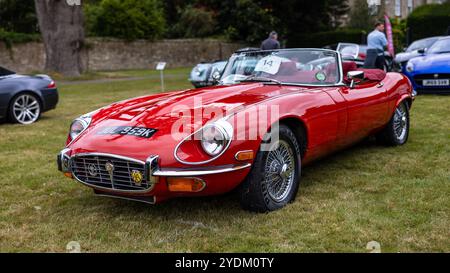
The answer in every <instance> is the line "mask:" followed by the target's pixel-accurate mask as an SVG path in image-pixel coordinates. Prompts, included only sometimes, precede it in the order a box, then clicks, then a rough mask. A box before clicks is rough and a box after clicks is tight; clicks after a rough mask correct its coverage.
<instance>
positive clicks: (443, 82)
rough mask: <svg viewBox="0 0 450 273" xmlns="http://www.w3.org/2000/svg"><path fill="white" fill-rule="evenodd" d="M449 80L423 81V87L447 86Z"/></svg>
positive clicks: (449, 82)
mask: <svg viewBox="0 0 450 273" xmlns="http://www.w3.org/2000/svg"><path fill="white" fill-rule="evenodd" d="M449 85H450V79H437V80H423V86H449Z"/></svg>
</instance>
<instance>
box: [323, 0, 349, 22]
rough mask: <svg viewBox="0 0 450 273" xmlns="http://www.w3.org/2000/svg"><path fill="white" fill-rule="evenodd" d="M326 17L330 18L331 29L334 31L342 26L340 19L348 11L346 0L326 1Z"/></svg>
mask: <svg viewBox="0 0 450 273" xmlns="http://www.w3.org/2000/svg"><path fill="white" fill-rule="evenodd" d="M327 10H328V15H329V16H330V24H331V28H333V29H336V28H338V27H339V26H341V24H342V18H343V16H344V15H346V14H347V13H348V11H349V10H350V6H349V4H348V0H328V1H327Z"/></svg>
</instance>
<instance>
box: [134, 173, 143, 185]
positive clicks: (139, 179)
mask: <svg viewBox="0 0 450 273" xmlns="http://www.w3.org/2000/svg"><path fill="white" fill-rule="evenodd" d="M131 178H132V179H133V182H134V184H136V185H138V186H140V185H141V183H142V179H143V178H144V176H143V175H142V173H141V172H140V171H137V170H133V171H131Z"/></svg>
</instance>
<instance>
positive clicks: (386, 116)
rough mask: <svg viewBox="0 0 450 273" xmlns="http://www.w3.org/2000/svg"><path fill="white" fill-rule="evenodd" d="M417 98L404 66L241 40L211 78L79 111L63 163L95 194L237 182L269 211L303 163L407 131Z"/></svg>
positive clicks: (199, 191)
mask: <svg viewBox="0 0 450 273" xmlns="http://www.w3.org/2000/svg"><path fill="white" fill-rule="evenodd" d="M413 99H414V96H413V94H412V87H411V83H410V82H409V80H408V79H407V78H406V77H405V76H404V75H402V74H399V73H386V72H384V71H382V70H378V69H358V68H357V66H356V64H355V63H354V62H349V61H343V60H342V58H341V55H340V54H339V53H338V52H336V51H332V50H325V49H280V50H273V51H246V52H240V53H236V54H233V55H232V56H231V58H230V60H229V61H228V63H227V65H226V67H225V70H224V72H223V75H222V78H221V81H220V82H219V84H218V85H217V86H213V87H207V88H201V89H196V90H183V91H178V92H168V93H159V94H153V95H148V96H143V97H138V98H132V99H129V100H125V101H121V102H117V103H114V104H112V105H109V106H106V107H103V108H101V109H98V110H95V111H93V112H90V113H88V114H85V115H82V116H80V117H79V118H77V119H75V120H74V121H73V122H72V124H71V126H70V129H69V132H68V136H67V141H66V146H65V148H64V149H63V150H62V151H61V152H60V153H59V155H58V157H57V161H58V168H59V170H60V171H61V172H63V173H64V175H65V176H67V177H69V178H73V179H74V180H75V181H78V182H80V183H81V184H83V185H85V186H87V187H90V188H92V189H93V190H94V193H95V194H98V195H102V196H108V197H116V198H123V199H128V200H135V201H140V202H146V203H151V204H154V203H159V202H162V201H164V200H167V199H170V198H176V197H198V196H210V195H218V194H223V193H226V192H229V191H232V190H233V189H238V192H239V195H240V201H241V205H242V207H243V208H244V209H247V210H251V211H256V212H267V211H273V210H276V209H280V208H282V207H284V206H285V205H287V204H288V203H290V202H292V201H293V200H294V199H295V196H296V195H297V191H298V188H299V186H301V183H300V180H301V177H300V174H301V168H302V166H304V165H305V164H308V163H310V162H312V161H314V160H316V159H318V158H321V157H323V156H325V155H327V154H330V153H332V152H334V151H337V150H340V149H343V148H345V147H348V146H350V145H352V144H354V143H356V142H358V141H360V140H362V139H364V138H366V137H368V136H370V135H376V136H377V138H378V139H379V140H380V141H382V142H383V143H385V144H387V145H392V146H396V145H402V144H404V143H406V142H407V140H408V134H409V125H410V122H409V110H410V108H411V105H412V103H413ZM198 101H201V102H202V104H201V105H198V103H197V102H198ZM180 106H184V107H183V109H180ZM185 113H186V115H187V116H185ZM187 113H189V114H187ZM180 114H181V116H182V117H188V118H187V119H185V120H184V122H180V120H181V119H180V118H179V116H180ZM196 114H197V115H199V116H196ZM191 117H193V118H191ZM255 117H257V118H255ZM185 122H186V124H185ZM180 129H182V131H183V132H181V131H180Z"/></svg>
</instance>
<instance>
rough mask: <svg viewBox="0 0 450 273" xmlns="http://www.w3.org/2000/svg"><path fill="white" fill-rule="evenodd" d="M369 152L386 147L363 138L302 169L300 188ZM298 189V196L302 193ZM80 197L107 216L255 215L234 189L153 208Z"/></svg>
mask: <svg viewBox="0 0 450 273" xmlns="http://www.w3.org/2000/svg"><path fill="white" fill-rule="evenodd" d="M373 149H378V150H379V149H390V148H386V147H384V146H382V145H379V144H378V143H377V142H376V141H375V140H374V139H366V140H363V141H362V142H360V143H358V144H356V145H354V146H352V147H350V148H347V149H345V150H343V151H340V152H337V153H334V154H333V155H331V156H327V157H325V158H322V159H319V160H317V161H315V162H313V163H311V164H309V165H308V166H305V168H304V169H303V170H302V180H301V188H302V189H308V190H311V188H312V189H313V188H314V187H321V185H324V184H326V183H331V182H332V181H330V179H331V178H328V177H326V178H325V179H320V180H318V179H316V178H317V177H316V173H317V172H321V173H323V172H335V171H336V169H338V170H339V168H340V166H341V164H342V162H350V163H349V164H347V165H350V166H351V163H352V162H353V160H354V159H356V158H357V157H358V156H362V155H363V154H365V153H367V152H370V151H371V150H373ZM357 168H358V166H355V171H358V170H357ZM302 189H301V190H300V192H299V195H301V194H302V192H301V191H302ZM81 198H82V200H80V199H78V200H77V203H78V204H82V206H86V207H88V206H90V204H91V205H92V204H95V205H96V206H98V208H99V209H101V210H102V212H103V213H105V214H109V215H110V216H112V217H117V216H131V217H134V216H139V217H144V218H147V217H161V218H164V219H166V220H177V219H179V218H180V217H181V216H182V217H185V218H187V219H197V218H203V219H204V218H205V215H208V213H209V215H211V218H214V217H217V216H223V215H226V217H229V219H230V220H232V218H234V217H241V218H242V217H253V216H254V215H255V213H251V212H247V211H244V210H243V209H241V207H240V205H239V193H238V189H235V190H233V191H231V192H229V193H226V194H223V195H218V196H208V197H179V198H174V199H170V200H167V201H165V202H162V203H159V204H156V205H149V204H145V203H139V202H133V201H128V200H121V199H114V198H108V197H101V196H95V195H94V194H93V193H92V194H91V195H83V197H81ZM79 202H80V203H79Z"/></svg>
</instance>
